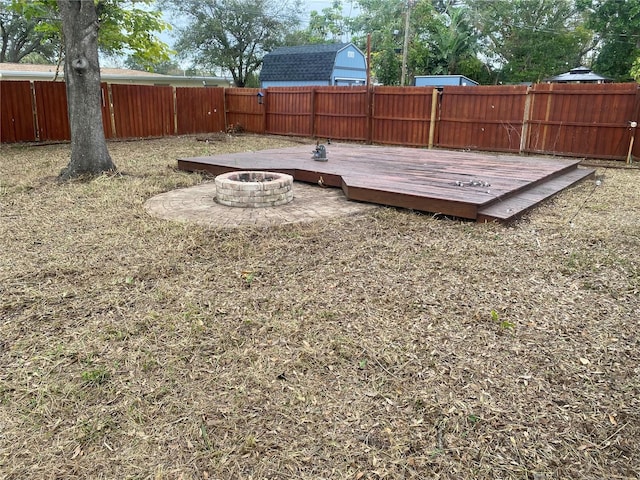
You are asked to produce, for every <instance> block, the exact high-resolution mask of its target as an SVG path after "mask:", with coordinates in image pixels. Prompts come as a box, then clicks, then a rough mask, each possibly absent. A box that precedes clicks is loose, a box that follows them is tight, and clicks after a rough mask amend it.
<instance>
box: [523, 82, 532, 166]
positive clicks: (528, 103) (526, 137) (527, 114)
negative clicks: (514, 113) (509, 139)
mask: <svg viewBox="0 0 640 480" xmlns="http://www.w3.org/2000/svg"><path fill="white" fill-rule="evenodd" d="M532 98H533V93H532V92H531V87H527V96H526V97H525V100H524V114H523V116H522V133H521V134H520V155H522V154H523V153H524V152H525V151H526V150H527V148H528V146H529V145H528V144H529V120H530V118H529V117H530V116H531V102H532Z"/></svg>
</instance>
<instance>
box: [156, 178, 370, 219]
mask: <svg viewBox="0 0 640 480" xmlns="http://www.w3.org/2000/svg"><path fill="white" fill-rule="evenodd" d="M215 195H216V186H215V183H214V182H207V183H202V184H200V185H196V186H194V187H189V188H181V189H178V190H172V191H170V192H166V193H162V194H160V195H156V196H155V197H152V198H150V199H149V200H147V202H146V203H145V207H146V209H147V211H148V212H149V213H150V214H151V215H153V216H156V217H160V218H163V219H166V220H176V221H183V222H195V223H198V224H201V225H207V226H210V227H218V228H236V227H242V226H249V225H255V226H272V225H282V224H286V223H300V222H312V221H316V220H320V219H323V218H330V217H337V216H346V215H354V214H358V213H362V212H366V211H369V210H371V209H374V208H377V206H376V205H372V204H368V203H359V202H353V201H349V200H347V199H346V197H345V196H344V194H343V193H342V190H340V189H337V188H322V187H320V186H315V185H308V184H305V183H301V182H294V184H293V200H292V201H291V202H290V203H287V204H286V205H279V206H276V207H260V208H240V207H228V206H225V205H220V204H219V203H217V202H216V201H215Z"/></svg>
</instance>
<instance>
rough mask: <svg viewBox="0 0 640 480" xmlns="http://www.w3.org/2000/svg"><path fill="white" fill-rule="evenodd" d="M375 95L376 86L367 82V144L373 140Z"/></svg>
mask: <svg viewBox="0 0 640 480" xmlns="http://www.w3.org/2000/svg"><path fill="white" fill-rule="evenodd" d="M374 97H375V87H373V86H371V85H369V84H367V97H366V98H367V100H366V101H367V134H366V137H367V144H368V145H371V143H372V141H373V101H374Z"/></svg>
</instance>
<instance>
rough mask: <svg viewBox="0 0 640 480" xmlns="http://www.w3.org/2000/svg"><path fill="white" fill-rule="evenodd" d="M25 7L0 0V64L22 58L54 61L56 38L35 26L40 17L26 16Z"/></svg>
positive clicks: (18, 3)
mask: <svg viewBox="0 0 640 480" xmlns="http://www.w3.org/2000/svg"><path fill="white" fill-rule="evenodd" d="M29 10H30V6H29V5H27V4H25V3H22V2H17V1H15V0H0V63H4V62H11V63H19V62H20V61H21V60H23V59H25V57H31V58H32V59H37V60H39V63H42V62H46V63H54V62H55V58H56V55H57V54H58V51H59V46H60V42H59V39H58V38H57V37H56V36H55V35H50V34H48V33H47V32H46V31H42V29H39V28H38V27H39V26H40V25H41V23H42V21H41V19H40V18H38V17H35V16H33V15H31V16H28V15H27V13H29Z"/></svg>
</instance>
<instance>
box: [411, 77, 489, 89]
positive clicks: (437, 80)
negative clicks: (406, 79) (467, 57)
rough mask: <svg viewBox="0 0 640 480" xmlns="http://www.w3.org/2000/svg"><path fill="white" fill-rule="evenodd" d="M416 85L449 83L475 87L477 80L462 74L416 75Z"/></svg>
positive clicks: (442, 85) (437, 85)
mask: <svg viewBox="0 0 640 480" xmlns="http://www.w3.org/2000/svg"><path fill="white" fill-rule="evenodd" d="M414 84H415V86H416V87H436V88H442V87H446V86H450V85H456V86H462V87H475V86H477V85H479V83H478V82H476V81H473V80H471V79H470V78H467V77H465V76H464V75H418V76H416V77H415V83H414Z"/></svg>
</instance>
